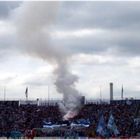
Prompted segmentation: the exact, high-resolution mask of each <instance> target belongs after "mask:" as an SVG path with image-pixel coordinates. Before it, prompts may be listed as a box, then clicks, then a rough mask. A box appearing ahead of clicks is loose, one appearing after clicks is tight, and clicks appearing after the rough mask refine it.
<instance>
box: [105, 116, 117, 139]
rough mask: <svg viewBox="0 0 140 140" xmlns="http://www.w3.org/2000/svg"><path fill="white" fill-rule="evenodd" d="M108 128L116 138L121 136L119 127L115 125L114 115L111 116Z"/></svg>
mask: <svg viewBox="0 0 140 140" xmlns="http://www.w3.org/2000/svg"><path fill="white" fill-rule="evenodd" d="M107 128H108V129H109V130H110V131H111V132H113V133H114V135H115V136H117V135H118V134H119V131H118V129H117V126H116V124H115V121H114V117H113V115H112V114H110V117H109V121H108V124H107Z"/></svg>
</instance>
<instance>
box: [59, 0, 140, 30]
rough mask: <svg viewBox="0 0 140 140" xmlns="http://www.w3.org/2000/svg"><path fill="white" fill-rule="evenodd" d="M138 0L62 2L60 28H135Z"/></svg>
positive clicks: (139, 18) (139, 15)
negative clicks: (129, 0)
mask: <svg viewBox="0 0 140 140" xmlns="http://www.w3.org/2000/svg"><path fill="white" fill-rule="evenodd" d="M139 7H140V2H91V1H90V2H64V3H63V4H62V6H61V9H60V11H59V14H60V15H59V16H60V17H59V19H58V27H60V28H61V27H62V28H67V29H69V28H71V29H75V28H91V27H96V28H136V27H138V25H139V23H140V8H139Z"/></svg>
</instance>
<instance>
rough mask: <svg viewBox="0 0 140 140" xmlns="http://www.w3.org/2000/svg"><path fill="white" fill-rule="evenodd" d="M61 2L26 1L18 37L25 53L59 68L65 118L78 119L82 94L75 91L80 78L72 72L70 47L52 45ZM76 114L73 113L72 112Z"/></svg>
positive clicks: (19, 17)
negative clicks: (53, 31)
mask: <svg viewBox="0 0 140 140" xmlns="http://www.w3.org/2000/svg"><path fill="white" fill-rule="evenodd" d="M58 7H59V3H58V2H37V1H35V2H24V3H23V4H22V5H21V6H20V7H19V8H18V9H16V11H15V15H16V28H17V37H18V40H19V42H20V44H19V45H20V48H21V49H22V52H24V53H26V54H28V55H30V56H33V57H38V58H41V59H44V60H45V61H48V62H50V63H51V64H52V65H55V66H56V69H55V70H54V74H55V75H56V82H55V85H56V89H57V91H58V92H59V93H61V94H63V101H64V103H63V104H60V108H61V109H62V110H63V112H64V113H65V117H64V118H65V119H68V118H69V117H72V116H74V114H76V111H77V109H78V107H79V105H80V100H79V93H78V91H77V90H76V89H75V82H77V81H78V77H77V76H76V75H73V74H72V73H71V72H70V71H69V62H68V61H69V58H70V57H71V55H70V54H69V53H68V51H67V49H66V46H65V47H62V46H59V45H58V46H56V45H52V42H51V37H50V32H51V27H52V26H53V25H54V23H55V17H56V14H57V10H58ZM72 112H73V113H72Z"/></svg>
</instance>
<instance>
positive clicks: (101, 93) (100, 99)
mask: <svg viewBox="0 0 140 140" xmlns="http://www.w3.org/2000/svg"><path fill="white" fill-rule="evenodd" d="M101 102H102V92H101V86H100V103H101Z"/></svg>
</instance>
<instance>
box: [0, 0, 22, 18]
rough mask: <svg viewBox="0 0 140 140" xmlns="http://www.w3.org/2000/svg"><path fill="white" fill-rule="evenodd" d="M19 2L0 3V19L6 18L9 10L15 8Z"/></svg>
mask: <svg viewBox="0 0 140 140" xmlns="http://www.w3.org/2000/svg"><path fill="white" fill-rule="evenodd" d="M20 3H21V1H0V18H7V17H8V16H9V13H10V11H11V10H13V9H15V8H17V7H18V6H19V4H20Z"/></svg>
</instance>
